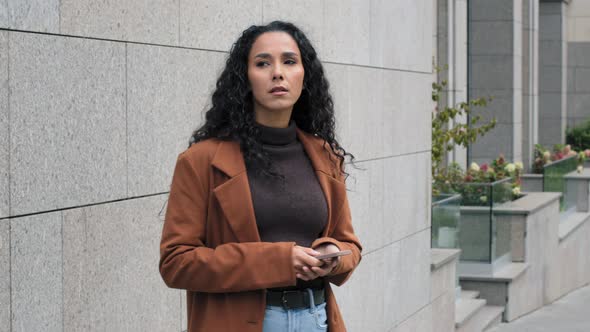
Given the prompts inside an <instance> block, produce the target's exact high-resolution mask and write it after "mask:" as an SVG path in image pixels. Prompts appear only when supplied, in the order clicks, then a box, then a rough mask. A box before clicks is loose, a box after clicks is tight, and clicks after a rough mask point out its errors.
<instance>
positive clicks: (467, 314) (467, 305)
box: [455, 299, 486, 328]
mask: <svg viewBox="0 0 590 332" xmlns="http://www.w3.org/2000/svg"><path fill="white" fill-rule="evenodd" d="M485 305H486V300H483V299H458V300H457V301H456V302H455V327H456V328H459V327H461V326H463V325H464V324H465V323H466V322H467V321H468V320H469V319H470V318H471V317H473V316H474V315H475V314H476V313H477V312H478V311H479V310H480V309H481V308H483V307H484V306H485Z"/></svg>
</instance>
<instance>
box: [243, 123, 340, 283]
mask: <svg viewBox="0 0 590 332" xmlns="http://www.w3.org/2000/svg"><path fill="white" fill-rule="evenodd" d="M257 126H258V127H259V128H260V129H261V141H262V144H263V149H264V151H265V152H266V153H268V155H269V157H270V158H271V160H272V162H273V164H274V165H275V170H276V171H278V172H279V173H280V174H282V175H283V176H284V177H285V182H284V185H283V183H282V181H281V179H277V178H270V177H268V176H264V175H261V174H259V173H258V172H257V171H256V170H257V169H256V167H255V166H251V165H250V166H248V167H247V172H248V181H249V183H250V191H251V194H252V203H253V205H254V214H255V215H256V224H257V226H258V232H259V233H260V238H261V240H262V241H263V242H283V241H294V242H296V243H297V245H300V246H303V247H309V246H310V245H311V243H312V242H313V241H314V240H315V239H317V238H318V237H320V236H321V233H322V231H323V229H324V227H325V226H326V223H327V220H328V207H327V204H326V199H325V197H324V193H323V191H322V188H321V187H320V184H319V182H318V179H317V177H316V174H315V172H314V170H313V167H312V164H311V161H310V160H309V158H308V157H307V154H306V153H305V150H304V148H303V145H302V144H301V142H299V140H298V139H297V135H296V131H295V123H294V122H293V121H291V122H290V123H289V127H287V128H272V127H267V126H263V125H261V124H257ZM318 285H321V280H319V279H316V281H315V282H310V283H307V282H303V281H302V280H297V288H306V287H310V286H316V287H315V288H317V286H318Z"/></svg>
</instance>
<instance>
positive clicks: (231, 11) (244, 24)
mask: <svg viewBox="0 0 590 332" xmlns="http://www.w3.org/2000/svg"><path fill="white" fill-rule="evenodd" d="M179 1H180V38H179V39H180V44H181V45H183V46H190V47H197V48H205V49H211V50H221V51H229V49H230V48H231V46H232V43H234V42H235V41H236V39H237V38H238V37H239V36H240V35H241V33H242V31H244V30H245V29H246V28H248V27H249V26H250V25H253V24H260V23H261V21H262V0H247V1H239V0H228V1H211V0H179Z"/></svg>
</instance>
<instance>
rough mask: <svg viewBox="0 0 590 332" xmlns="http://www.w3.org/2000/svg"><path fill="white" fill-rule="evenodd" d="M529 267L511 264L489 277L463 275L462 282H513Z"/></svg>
mask: <svg viewBox="0 0 590 332" xmlns="http://www.w3.org/2000/svg"><path fill="white" fill-rule="evenodd" d="M528 267H529V264H527V263H510V264H508V265H506V266H505V267H503V268H501V269H500V270H498V271H495V272H494V273H492V274H488V275H470V274H461V275H459V279H460V280H461V281H463V280H465V281H490V282H512V281H513V280H515V279H517V278H518V277H520V276H521V275H522V274H523V273H524V272H525V271H526V270H527V269H528Z"/></svg>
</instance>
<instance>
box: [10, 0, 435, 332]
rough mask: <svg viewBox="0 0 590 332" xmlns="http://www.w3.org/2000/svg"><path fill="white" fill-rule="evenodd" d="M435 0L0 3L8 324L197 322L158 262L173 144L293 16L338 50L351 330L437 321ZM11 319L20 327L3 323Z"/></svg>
mask: <svg viewBox="0 0 590 332" xmlns="http://www.w3.org/2000/svg"><path fill="white" fill-rule="evenodd" d="M435 7H436V4H435V2H434V1H419V2H411V1H403V0H395V1H385V0H371V1H370V2H369V1H354V0H338V1H336V0H323V1H303V0H298V1H282V0H281V1H273V2H270V1H263V0H248V1H233V0H232V1H222V2H221V1H203V0H199V1H186V0H176V1H167V2H150V3H149V5H147V4H144V3H143V2H138V1H131V0H125V1H107V2H100V3H97V2H94V1H89V0H85V1H73V0H62V1H57V0H52V1H33V0H28V1H13V0H9V1H7V2H6V1H5V2H2V3H0V218H1V219H0V241H1V242H0V266H7V267H8V268H6V269H5V268H3V269H0V321H2V322H3V323H2V324H0V331H74V330H84V331H98V330H101V331H102V330H113V331H115V330H128V329H129V330H131V329H141V330H148V329H149V330H150V331H182V330H184V329H186V313H185V310H186V308H185V303H184V294H183V292H182V291H179V290H172V289H168V288H166V286H165V285H164V283H163V282H162V280H161V278H160V276H159V273H158V269H157V263H158V258H159V252H158V244H159V237H160V232H161V227H162V223H163V218H162V217H161V211H162V208H163V205H164V203H165V201H166V198H167V191H168V190H169V184H170V180H171V178H170V177H171V174H172V171H173V167H174V163H175V158H176V155H177V154H178V153H179V152H181V151H182V150H183V149H184V148H186V146H187V142H188V138H189V135H190V133H191V131H192V130H193V129H194V128H195V127H197V125H198V123H199V122H200V121H201V120H202V117H203V110H204V109H205V107H206V105H207V101H208V98H209V94H210V92H211V89H212V87H213V86H214V83H215V79H216V76H217V75H218V74H219V71H220V70H221V68H222V65H223V61H224V59H225V56H226V55H227V51H228V50H229V48H230V46H231V43H232V42H233V41H234V40H235V39H236V38H237V36H238V34H239V33H240V32H241V31H242V30H243V29H245V28H246V27H247V26H248V25H250V24H260V23H265V22H269V21H271V20H272V19H276V18H281V19H284V20H291V21H293V22H295V23H297V24H298V25H300V26H301V27H302V28H303V29H304V31H306V32H307V33H308V35H309V36H310V38H311V40H312V42H313V43H314V45H315V46H316V48H317V50H318V53H319V55H320V58H321V59H322V60H323V61H324V64H325V69H326V71H327V75H328V78H329V80H330V82H331V88H332V92H333V94H334V97H335V104H336V109H337V126H338V135H339V138H340V140H341V143H342V144H343V146H344V147H345V148H346V149H347V150H348V151H350V152H352V153H353V154H355V156H356V157H357V161H358V162H357V163H358V166H360V167H362V168H363V169H365V170H364V171H361V170H356V169H354V168H352V167H349V168H348V171H349V172H350V173H351V174H352V177H351V178H350V179H349V183H348V186H349V188H350V189H351V191H350V192H349V195H350V196H349V198H350V201H351V208H352V213H353V218H354V225H355V229H356V231H357V233H358V235H359V236H360V238H361V240H362V242H363V244H364V245H365V249H364V252H363V254H364V258H363V262H362V264H361V266H360V267H359V268H358V270H357V271H356V272H355V274H354V275H353V277H352V278H351V279H350V281H349V282H348V283H347V284H346V285H345V286H344V287H342V288H339V289H336V293H337V296H338V300H339V303H340V306H341V309H342V311H343V314H344V317H345V320H346V323H347V325H348V327H349V330H350V331H379V332H380V331H386V330H395V329H396V327H397V326H400V328H403V327H404V326H410V325H412V322H413V321H416V322H418V321H422V320H423V319H425V317H427V316H428V315H431V314H430V313H431V312H432V309H431V307H432V304H431V300H430V299H431V297H430V281H429V276H430V270H429V263H430V216H429V206H430V199H429V197H430V176H429V174H430V112H431V110H432V107H433V105H432V104H431V101H430V91H431V87H430V84H431V82H432V80H433V79H434V76H433V73H432V56H433V54H434V47H433V46H434V45H433V41H434V40H435V38H436V33H435V24H436V22H435V14H434V13H435ZM4 322H8V323H4Z"/></svg>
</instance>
